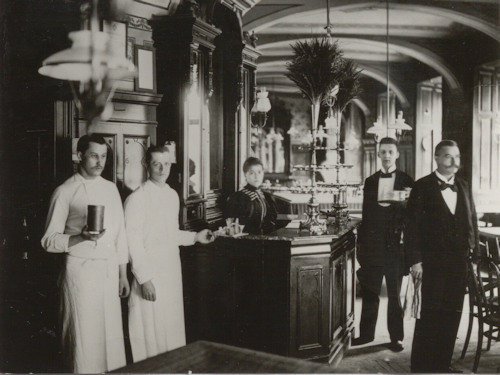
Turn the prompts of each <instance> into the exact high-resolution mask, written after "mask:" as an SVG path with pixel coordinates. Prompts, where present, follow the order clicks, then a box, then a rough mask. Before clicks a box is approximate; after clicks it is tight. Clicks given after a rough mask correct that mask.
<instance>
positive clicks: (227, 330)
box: [181, 223, 356, 363]
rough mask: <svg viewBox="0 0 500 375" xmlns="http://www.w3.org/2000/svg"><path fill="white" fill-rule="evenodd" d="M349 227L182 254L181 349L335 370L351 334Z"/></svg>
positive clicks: (228, 241) (227, 241) (220, 242)
mask: <svg viewBox="0 0 500 375" xmlns="http://www.w3.org/2000/svg"><path fill="white" fill-rule="evenodd" d="M355 225H356V224H355V223H349V225H348V226H346V227H344V228H337V229H335V230H333V232H332V234H331V235H329V236H320V237H311V236H308V235H306V234H305V233H298V232H297V231H296V230H289V229H280V230H278V231H276V232H274V233H272V234H271V235H269V236H247V237H246V238H238V239H232V238H219V239H217V241H216V242H215V243H214V244H212V245H210V246H200V247H197V248H189V249H183V250H181V258H182V266H183V280H184V284H183V285H184V295H185V317H186V332H187V340H188V342H193V341H196V340H209V341H215V342H221V343H226V344H229V345H235V346H240V347H246V348H251V349H256V350H262V351H266V352H270V353H275V354H281V355H287V356H291V357H298V358H304V359H315V358H328V360H329V361H330V362H331V363H337V362H338V361H339V360H340V358H341V357H342V354H343V352H344V351H345V350H346V349H347V347H348V344H349V339H350V337H351V335H352V332H353V324H354V256H355V254H354V252H355V250H354V244H355V235H354V234H353V228H354V227H355Z"/></svg>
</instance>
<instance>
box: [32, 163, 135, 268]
mask: <svg viewBox="0 0 500 375" xmlns="http://www.w3.org/2000/svg"><path fill="white" fill-rule="evenodd" d="M89 204H93V205H103V206H104V208H105V209H104V228H105V229H106V232H105V233H104V235H103V236H102V237H101V238H100V239H99V240H97V243H96V242H94V241H83V242H80V243H79V244H77V245H75V246H73V247H71V248H68V241H69V237H70V236H71V235H75V234H80V232H81V231H82V229H83V227H84V226H85V225H86V223H87V205H89ZM41 242H42V246H43V248H44V249H45V250H47V251H48V252H51V253H64V252H66V253H69V255H71V256H75V257H79V258H91V259H108V258H110V257H114V256H117V258H118V261H119V264H125V263H128V245H127V236H126V233H125V221H124V217H123V207H122V202H121V199H120V194H119V193H118V189H117V188H116V185H115V184H113V183H112V182H110V181H107V180H105V179H104V178H102V177H97V178H95V179H93V180H87V179H85V178H83V176H82V175H81V174H79V173H76V174H74V175H73V176H72V177H70V178H69V179H67V180H66V182H64V183H63V184H62V185H60V186H59V187H58V188H57V189H56V190H55V191H54V193H53V194H52V198H51V201H50V208H49V213H48V215H47V223H46V230H45V235H44V236H43V238H42V241H41Z"/></svg>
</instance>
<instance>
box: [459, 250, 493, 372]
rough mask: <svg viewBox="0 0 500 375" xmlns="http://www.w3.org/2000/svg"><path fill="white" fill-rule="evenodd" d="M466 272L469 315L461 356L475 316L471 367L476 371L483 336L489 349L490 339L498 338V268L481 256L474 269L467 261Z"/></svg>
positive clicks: (467, 341) (470, 262)
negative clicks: (474, 352) (475, 342)
mask: <svg viewBox="0 0 500 375" xmlns="http://www.w3.org/2000/svg"><path fill="white" fill-rule="evenodd" d="M468 272H469V275H468V276H469V277H468V289H469V299H470V306H471V317H470V318H469V329H468V331H467V337H466V340H465V344H464V349H463V350H462V356H461V358H464V356H465V352H466V351H467V346H468V345H469V339H470V331H471V329H472V318H473V317H477V318H478V323H479V328H478V340H477V349H476V356H475V358H474V365H473V368H472V372H476V370H477V368H478V365H479V359H480V357H481V350H482V347H483V337H487V338H488V345H487V348H486V350H490V347H491V340H492V339H498V333H499V332H500V305H499V302H498V301H499V298H498V296H499V292H500V270H499V268H498V266H497V265H496V264H495V262H494V261H493V260H492V259H491V258H487V257H483V258H481V260H480V261H479V262H478V265H477V269H476V271H474V266H473V263H472V261H469V262H468ZM485 325H487V326H488V327H489V328H488V329H487V330H485V329H484V326H485ZM495 333H497V336H496V337H494V334H495Z"/></svg>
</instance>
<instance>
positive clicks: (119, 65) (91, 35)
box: [38, 0, 135, 125]
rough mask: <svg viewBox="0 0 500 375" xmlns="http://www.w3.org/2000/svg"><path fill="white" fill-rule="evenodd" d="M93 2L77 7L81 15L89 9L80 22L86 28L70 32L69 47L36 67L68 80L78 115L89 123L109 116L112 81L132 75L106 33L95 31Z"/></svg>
mask: <svg viewBox="0 0 500 375" xmlns="http://www.w3.org/2000/svg"><path fill="white" fill-rule="evenodd" d="M97 3H98V0H92V1H91V2H90V1H89V2H87V3H84V4H83V5H82V6H81V8H80V10H81V12H82V18H84V19H85V18H88V17H89V13H90V22H84V24H87V25H89V26H88V27H89V30H79V31H73V32H70V33H69V35H68V37H69V39H70V40H71V41H72V46H71V48H68V49H65V50H63V51H60V52H56V53H55V54H53V55H51V56H49V57H47V58H46V59H45V60H44V61H43V63H42V67H41V68H40V69H39V70H38V72H39V73H40V74H42V75H44V76H47V77H50V78H55V79H61V80H66V81H69V83H70V86H71V90H72V93H73V97H74V100H75V103H76V105H77V108H78V110H79V111H80V115H81V116H82V117H83V118H85V119H86V120H87V121H88V122H89V125H90V124H91V123H92V122H93V121H94V120H97V119H99V118H101V119H103V120H106V119H108V118H109V117H110V116H111V114H112V112H113V107H112V105H111V98H112V97H113V94H114V90H115V86H116V85H115V81H116V80H119V79H123V78H127V77H133V76H135V66H134V64H133V63H132V62H130V61H129V60H127V58H126V57H125V56H117V55H115V54H113V49H112V48H109V43H110V38H109V35H108V34H107V33H106V32H103V31H99V19H98V15H97ZM89 7H90V12H88V10H89Z"/></svg>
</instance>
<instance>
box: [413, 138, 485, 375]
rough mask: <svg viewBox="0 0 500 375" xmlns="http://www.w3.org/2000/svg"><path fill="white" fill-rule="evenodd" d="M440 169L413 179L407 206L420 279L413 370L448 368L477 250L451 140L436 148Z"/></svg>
mask: <svg viewBox="0 0 500 375" xmlns="http://www.w3.org/2000/svg"><path fill="white" fill-rule="evenodd" d="M434 159H435V160H436V163H437V170H436V171H434V173H431V174H430V175H428V176H425V177H423V178H421V179H420V180H418V181H417V182H416V183H415V186H414V188H413V190H412V192H411V195H410V199H409V201H408V206H407V220H406V229H405V253H406V259H407V265H408V267H409V266H411V271H410V272H411V273H412V275H413V277H414V278H416V279H419V278H422V306H421V314H420V319H417V322H416V325H415V334H414V337H413V346H412V353H411V370H412V372H439V373H446V372H454V370H453V369H451V368H450V362H451V358H452V355H453V348H454V346H455V340H456V337H457V331H458V326H459V324H460V317H461V315H462V306H463V301H464V294H465V286H466V280H467V279H466V276H467V275H466V270H467V267H466V261H467V257H469V256H470V255H471V250H472V251H473V254H474V256H477V254H478V250H479V246H478V244H479V240H478V229H477V217H476V210H475V208H474V202H473V200H472V193H471V190H470V188H469V186H468V184H467V183H466V181H464V180H463V179H461V178H460V177H458V176H455V174H456V173H457V171H458V169H459V167H460V150H459V149H458V146H457V143H456V142H455V141H451V140H443V141H441V142H440V143H439V144H438V145H437V146H436V149H435V151H434Z"/></svg>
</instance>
